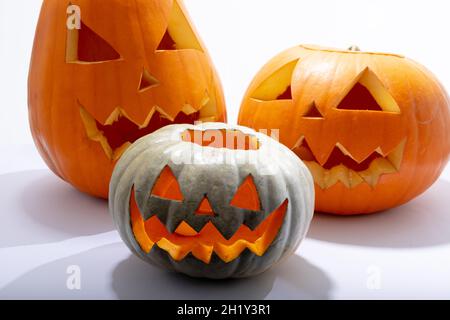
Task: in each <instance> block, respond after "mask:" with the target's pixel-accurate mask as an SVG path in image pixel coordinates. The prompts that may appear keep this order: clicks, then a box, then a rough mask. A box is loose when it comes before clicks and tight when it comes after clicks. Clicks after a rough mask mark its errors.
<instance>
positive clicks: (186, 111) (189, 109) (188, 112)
mask: <svg viewBox="0 0 450 320" xmlns="http://www.w3.org/2000/svg"><path fill="white" fill-rule="evenodd" d="M181 112H183V113H184V114H185V115H188V116H189V115H191V114H193V113H196V112H197V110H196V109H195V108H194V107H193V106H191V105H190V104H185V105H184V106H183V108H181Z"/></svg>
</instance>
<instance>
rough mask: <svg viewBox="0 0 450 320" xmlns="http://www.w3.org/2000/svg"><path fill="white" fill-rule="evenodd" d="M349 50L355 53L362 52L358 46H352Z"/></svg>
mask: <svg viewBox="0 0 450 320" xmlns="http://www.w3.org/2000/svg"><path fill="white" fill-rule="evenodd" d="M347 50H348V51H354V52H360V51H361V49H360V48H359V47H358V46H355V45H353V46H350V47H349V48H348V49H347Z"/></svg>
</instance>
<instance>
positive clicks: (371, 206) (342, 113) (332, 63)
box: [239, 46, 450, 214]
mask: <svg viewBox="0 0 450 320" xmlns="http://www.w3.org/2000/svg"><path fill="white" fill-rule="evenodd" d="M449 105H450V103H449V98H448V95H447V93H446V92H445V90H444V88H443V87H442V85H441V84H440V83H439V82H438V80H437V79H436V78H435V77H434V76H433V75H432V74H431V73H430V72H429V71H427V70H426V69H425V68H424V67H423V66H421V65H419V64H417V63H415V62H413V61H412V60H410V59H407V58H405V57H403V56H398V55H393V54H382V53H370V52H360V51H357V50H348V51H342V50H334V49H327V48H318V47H313V46H299V47H295V48H292V49H290V50H288V51H285V52H284V53H282V54H281V55H279V56H278V57H276V58H275V59H273V60H272V61H271V62H270V63H269V64H268V65H266V66H265V67H264V68H263V69H262V71H261V72H260V73H259V74H258V75H257V76H256V78H255V79H254V81H253V83H252V84H251V86H250V88H249V89H248V91H247V94H246V96H245V98H244V101H243V104H242V107H241V111H240V116H239V123H240V124H242V125H246V126H249V127H252V128H255V129H262V128H264V129H271V128H273V129H280V140H281V142H283V143H284V144H285V145H287V146H288V147H289V148H291V149H292V150H293V151H294V152H295V153H296V154H297V155H298V156H299V157H300V158H301V159H303V160H304V161H305V164H306V165H307V166H308V167H309V169H310V170H311V172H312V174H313V176H314V180H315V184H316V209H317V210H318V211H324V212H330V213H339V214H358V213H371V212H375V211H379V210H384V209H387V208H391V207H393V206H397V205H400V204H403V203H405V202H407V201H409V200H411V199H412V198H414V197H416V196H417V195H419V194H420V193H422V192H423V191H424V190H426V189H427V188H428V187H429V186H430V185H431V184H432V183H433V182H434V181H435V180H436V179H437V178H438V177H439V175H440V173H441V171H442V170H443V168H444V166H445V165H446V164H447V160H448V156H449V153H450V113H449Z"/></svg>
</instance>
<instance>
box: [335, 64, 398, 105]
mask: <svg viewBox="0 0 450 320" xmlns="http://www.w3.org/2000/svg"><path fill="white" fill-rule="evenodd" d="M337 109H341V110H364V111H385V112H393V113H401V111H400V107H399V106H398V104H397V102H396V101H395V100H394V98H393V97H392V95H391V94H390V93H389V92H388V90H387V89H386V88H385V87H384V86H383V84H382V83H381V81H380V80H379V79H378V77H377V76H376V75H375V74H374V73H373V72H372V71H371V70H370V69H368V68H367V69H366V70H364V72H363V73H362V74H361V75H360V77H359V79H358V81H357V82H356V84H355V85H354V86H353V87H352V88H351V89H350V91H349V92H348V93H347V95H346V96H345V97H344V99H342V101H341V102H340V103H339V105H338V107H337Z"/></svg>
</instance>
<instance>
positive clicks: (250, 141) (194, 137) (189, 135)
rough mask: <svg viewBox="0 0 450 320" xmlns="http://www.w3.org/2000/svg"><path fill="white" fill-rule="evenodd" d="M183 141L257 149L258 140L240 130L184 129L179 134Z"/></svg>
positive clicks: (233, 148) (221, 146)
mask: <svg viewBox="0 0 450 320" xmlns="http://www.w3.org/2000/svg"><path fill="white" fill-rule="evenodd" d="M181 139H182V141H184V142H189V143H193V144H196V145H199V146H201V147H210V148H217V149H229V150H245V151H249V150H259V148H260V142H259V140H258V138H257V137H255V136H253V135H249V134H246V133H244V132H242V131H240V130H225V129H216V130H192V129H190V130H186V131H184V132H183V133H182V134H181Z"/></svg>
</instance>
